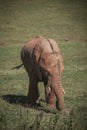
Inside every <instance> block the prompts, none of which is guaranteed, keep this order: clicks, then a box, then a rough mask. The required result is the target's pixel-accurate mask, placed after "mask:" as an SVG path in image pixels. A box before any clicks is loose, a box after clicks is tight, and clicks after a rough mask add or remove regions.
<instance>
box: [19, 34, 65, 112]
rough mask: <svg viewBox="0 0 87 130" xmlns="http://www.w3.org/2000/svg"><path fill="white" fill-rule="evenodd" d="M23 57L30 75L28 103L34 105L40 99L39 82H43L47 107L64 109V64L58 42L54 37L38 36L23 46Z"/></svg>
mask: <svg viewBox="0 0 87 130" xmlns="http://www.w3.org/2000/svg"><path fill="white" fill-rule="evenodd" d="M21 59H22V62H23V65H24V67H25V69H26V71H27V72H28V75H29V91H28V104H29V105H34V104H35V103H36V102H37V101H38V100H39V90H38V82H43V83H44V87H45V99H46V104H47V107H48V108H55V107H56V108H57V109H58V110H62V109H63V108H64V89H63V87H62V78H61V77H62V72H63V70H64V65H63V57H62V55H61V52H60V49H59V47H58V46H57V43H56V42H55V41H54V40H53V39H45V38H44V37H42V36H36V37H35V38H34V39H32V40H31V41H29V42H28V43H27V44H25V45H24V47H23V48H22V51H21ZM55 97H56V100H57V101H56V102H55Z"/></svg>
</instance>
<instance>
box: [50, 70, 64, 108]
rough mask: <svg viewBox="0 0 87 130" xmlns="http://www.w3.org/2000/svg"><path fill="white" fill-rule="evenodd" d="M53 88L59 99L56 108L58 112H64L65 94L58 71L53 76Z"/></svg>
mask: <svg viewBox="0 0 87 130" xmlns="http://www.w3.org/2000/svg"><path fill="white" fill-rule="evenodd" d="M51 87H52V89H53V91H54V93H55V95H56V98H57V102H56V107H57V109H58V110H62V109H63V108H64V93H63V89H62V83H61V78H60V76H59V73H58V71H57V72H55V74H54V75H53V76H52V80H51Z"/></svg>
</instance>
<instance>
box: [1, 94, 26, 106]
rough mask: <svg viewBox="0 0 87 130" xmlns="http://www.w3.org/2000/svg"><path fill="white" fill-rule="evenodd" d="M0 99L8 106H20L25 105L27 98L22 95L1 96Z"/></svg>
mask: <svg viewBox="0 0 87 130" xmlns="http://www.w3.org/2000/svg"><path fill="white" fill-rule="evenodd" d="M1 98H2V99H3V100H5V101H7V102H9V103H10V104H20V105H23V106H24V105H25V104H26V101H27V96H24V95H12V94H8V95H2V96H1Z"/></svg>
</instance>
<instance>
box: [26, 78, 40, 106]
mask: <svg viewBox="0 0 87 130" xmlns="http://www.w3.org/2000/svg"><path fill="white" fill-rule="evenodd" d="M36 103H39V90H38V82H37V81H35V80H32V81H30V83H29V91H28V105H29V106H35V104H36Z"/></svg>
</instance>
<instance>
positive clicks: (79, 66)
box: [0, 0, 87, 130]
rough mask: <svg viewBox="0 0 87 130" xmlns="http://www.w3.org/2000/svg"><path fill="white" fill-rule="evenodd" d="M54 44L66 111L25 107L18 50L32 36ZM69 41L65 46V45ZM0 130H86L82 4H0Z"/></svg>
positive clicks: (86, 7) (86, 11) (86, 35)
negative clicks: (60, 57) (58, 51)
mask: <svg viewBox="0 0 87 130" xmlns="http://www.w3.org/2000/svg"><path fill="white" fill-rule="evenodd" d="M38 34H39V35H42V36H44V37H47V38H53V39H55V40H56V41H57V43H58V45H59V47H60V49H61V51H62V54H63V57H64V64H65V71H64V74H63V87H64V89H65V91H66V93H65V109H64V110H63V111H62V112H58V111H57V110H46V108H45V107H46V104H45V98H44V87H43V84H42V83H40V84H39V90H40V100H41V106H39V107H36V108H27V107H25V106H24V103H25V102H26V95H27V92H28V76H27V73H26V72H25V69H24V68H23V67H22V68H21V69H20V70H11V68H12V67H14V66H16V65H19V64H21V59H20V51H21V48H22V47H23V45H24V44H25V43H26V42H27V41H29V40H30V39H32V38H33V37H34V36H36V35H38ZM66 39H68V40H66ZM0 130H87V1H86V0H72V1H70V0H0Z"/></svg>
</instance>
